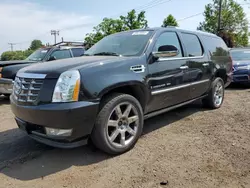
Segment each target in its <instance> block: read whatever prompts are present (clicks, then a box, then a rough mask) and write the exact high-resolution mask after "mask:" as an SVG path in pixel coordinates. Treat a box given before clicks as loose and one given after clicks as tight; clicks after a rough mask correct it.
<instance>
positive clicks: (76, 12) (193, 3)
mask: <svg viewBox="0 0 250 188" xmlns="http://www.w3.org/2000/svg"><path fill="white" fill-rule="evenodd" d="M210 2H212V0H123V1H122V0H106V1H103V0H92V1H91V0H89V1H87V0H71V1H70V0H0V26H1V27H0V28H1V29H0V54H1V53H2V52H3V51H7V50H10V45H8V43H16V45H14V50H25V49H27V48H28V47H29V45H30V43H31V41H32V40H33V39H39V40H42V42H43V43H50V44H53V42H54V38H53V36H51V34H50V31H51V30H52V29H53V30H60V35H59V36H57V40H61V37H63V38H64V40H70V41H83V40H84V37H85V35H86V33H89V32H91V31H92V29H93V27H94V26H96V25H98V24H99V23H100V22H101V20H102V19H103V18H104V17H111V18H118V17H119V16H120V15H126V13H127V12H128V11H130V10H132V9H136V10H138V11H140V10H145V11H146V18H147V20H148V24H149V27H158V26H161V24H162V21H163V19H164V18H165V17H166V16H167V15H168V14H172V15H173V16H174V17H175V18H176V19H177V20H180V21H179V22H178V23H179V26H180V27H181V28H185V29H191V30H195V29H196V28H197V26H198V25H199V22H201V21H203V19H204V18H203V15H202V14H200V15H198V16H194V17H192V18H189V19H184V20H183V18H187V17H189V16H191V15H195V14H199V13H202V12H203V11H204V7H205V5H206V4H208V3H210ZM237 2H240V3H242V2H243V0H237ZM249 6H250V5H246V6H245V5H244V6H243V7H244V9H245V12H246V13H247V15H248V17H249V18H250V8H249Z"/></svg>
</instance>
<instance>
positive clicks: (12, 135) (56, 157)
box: [0, 102, 206, 181]
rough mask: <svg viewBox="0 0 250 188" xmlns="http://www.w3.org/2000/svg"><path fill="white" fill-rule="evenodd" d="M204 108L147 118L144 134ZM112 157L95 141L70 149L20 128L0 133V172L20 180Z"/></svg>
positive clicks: (184, 109)
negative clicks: (34, 137)
mask: <svg viewBox="0 0 250 188" xmlns="http://www.w3.org/2000/svg"><path fill="white" fill-rule="evenodd" d="M205 110H206V109H203V108H202V107H201V104H200V102H196V103H193V104H190V105H187V106H185V107H181V108H178V109H176V110H173V111H170V112H168V113H164V114H162V115H159V116H156V117H153V118H151V119H148V120H146V121H145V125H144V130H143V135H146V134H148V133H151V132H153V131H155V130H157V129H160V128H162V127H165V126H169V125H171V124H172V123H174V122H176V121H179V120H180V119H182V118H186V117H188V116H190V115H192V114H194V113H196V112H198V111H205ZM143 135H142V137H143ZM131 152H133V151H131ZM113 157H115V156H110V155H108V154H106V153H104V152H101V151H100V150H98V149H96V148H95V147H94V146H93V145H92V144H89V145H87V146H83V147H79V148H75V149H70V150H67V149H57V148H52V147H49V146H45V145H43V144H40V143H37V142H35V141H33V140H31V139H30V138H29V137H28V136H26V135H25V134H24V133H23V132H21V131H20V130H19V129H12V130H7V131H4V132H0V173H3V174H5V175H6V176H9V177H12V178H15V179H19V180H25V181H26V180H33V179H38V178H43V177H46V176H48V175H50V174H54V173H57V172H60V171H63V170H65V169H67V168H70V167H72V166H87V165H91V164H95V163H99V162H101V161H104V160H109V159H111V158H113Z"/></svg>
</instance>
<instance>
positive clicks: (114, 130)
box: [106, 102, 139, 148]
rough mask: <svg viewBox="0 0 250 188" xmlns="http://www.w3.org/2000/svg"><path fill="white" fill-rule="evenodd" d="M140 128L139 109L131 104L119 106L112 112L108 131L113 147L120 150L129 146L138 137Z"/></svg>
mask: <svg viewBox="0 0 250 188" xmlns="http://www.w3.org/2000/svg"><path fill="white" fill-rule="evenodd" d="M138 126H139V115H138V111H137V109H136V108H135V107H134V105H133V104H131V103H130V102H123V103H120V104H118V105H117V106H116V107H115V108H114V110H113V111H112V112H111V114H110V116H109V119H108V122H107V126H106V130H107V136H108V140H109V142H110V144H111V145H113V146H115V147H119V148H124V147H126V146H128V145H129V144H130V143H131V142H132V141H133V140H134V138H135V137H136V134H137V132H138Z"/></svg>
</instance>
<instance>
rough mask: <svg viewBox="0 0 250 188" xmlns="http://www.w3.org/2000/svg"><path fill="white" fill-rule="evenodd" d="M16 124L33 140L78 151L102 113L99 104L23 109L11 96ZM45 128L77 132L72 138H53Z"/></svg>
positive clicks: (59, 104)
mask: <svg viewBox="0 0 250 188" xmlns="http://www.w3.org/2000/svg"><path fill="white" fill-rule="evenodd" d="M10 101H11V109H12V112H13V113H14V114H15V116H16V118H15V119H16V122H17V125H18V127H19V128H20V129H21V130H24V131H25V132H26V133H27V134H28V135H29V136H30V137H31V138H33V139H35V140H37V141H38V142H42V143H44V144H47V145H50V146H53V147H58V148H74V147H78V146H81V145H84V144H86V143H87V139H88V137H89V135H90V134H91V132H92V129H93V127H94V124H95V119H96V116H97V113H98V108H99V103H97V102H86V101H81V102H74V103H58V104H54V103H51V104H44V105H38V106H21V105H18V104H17V103H16V102H15V101H14V100H13V98H12V97H10ZM45 127H49V128H56V129H73V132H72V134H71V136H49V135H47V134H46V131H45Z"/></svg>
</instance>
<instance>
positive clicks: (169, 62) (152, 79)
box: [147, 31, 190, 112]
mask: <svg viewBox="0 0 250 188" xmlns="http://www.w3.org/2000/svg"><path fill="white" fill-rule="evenodd" d="M166 45H168V46H169V45H171V46H174V47H176V48H177V49H178V51H179V53H178V54H177V55H176V56H174V57H160V58H159V59H158V60H157V61H156V62H154V63H152V64H149V65H148V68H149V78H148V80H147V81H148V85H149V87H150V90H151V95H152V96H151V100H150V101H149V104H148V109H147V111H148V112H152V111H156V110H160V109H163V108H166V107H169V106H172V105H175V104H178V103H181V102H184V101H186V100H189V99H190V79H189V74H188V71H189V68H188V65H187V60H186V59H185V58H183V50H182V47H181V44H180V42H179V38H178V35H177V33H176V32H174V31H167V32H164V33H162V34H161V35H160V36H159V38H158V39H157V41H156V43H155V47H154V49H153V52H157V51H159V49H160V48H159V47H162V46H166Z"/></svg>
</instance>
